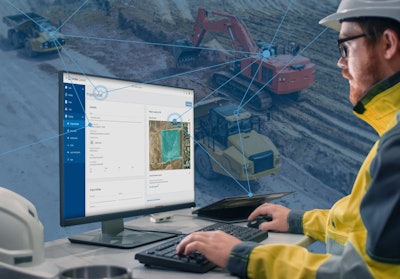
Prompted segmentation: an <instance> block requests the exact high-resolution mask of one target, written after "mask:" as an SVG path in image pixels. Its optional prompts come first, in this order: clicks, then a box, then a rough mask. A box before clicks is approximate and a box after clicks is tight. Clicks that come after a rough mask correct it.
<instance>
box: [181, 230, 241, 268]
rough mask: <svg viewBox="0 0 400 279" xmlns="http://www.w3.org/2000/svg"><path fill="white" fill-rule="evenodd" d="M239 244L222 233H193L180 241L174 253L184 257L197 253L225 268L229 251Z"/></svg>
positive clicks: (231, 237)
mask: <svg viewBox="0 0 400 279" xmlns="http://www.w3.org/2000/svg"><path fill="white" fill-rule="evenodd" d="M240 242H242V241H241V240H239V239H237V238H236V237H233V236H231V235H229V234H227V233H225V232H222V231H210V232H194V233H192V234H190V235H188V236H187V237H185V238H184V239H182V241H181V242H180V243H179V245H178V246H177V247H176V251H177V253H179V254H185V255H189V254H190V253H191V252H194V251H198V252H200V253H201V254H203V255H204V256H205V257H206V258H207V259H208V260H209V261H211V262H213V263H215V264H216V265H218V266H220V267H226V265H227V263H228V259H229V254H230V253H231V250H232V249H233V247H234V246H235V245H237V244H239V243H240Z"/></svg>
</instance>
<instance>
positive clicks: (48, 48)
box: [3, 13, 65, 57]
mask: <svg viewBox="0 0 400 279" xmlns="http://www.w3.org/2000/svg"><path fill="white" fill-rule="evenodd" d="M3 22H4V23H5V24H6V25H7V26H8V27H9V29H8V32H7V38H8V41H9V42H10V43H11V45H12V46H13V47H14V48H16V49H19V48H24V50H25V54H26V55H27V56H29V57H33V56H36V55H37V54H39V53H49V52H54V51H56V50H57V49H61V48H62V47H63V46H64V45H65V39H64V37H63V35H61V34H60V33H59V32H58V30H57V28H56V27H54V26H53V25H52V24H51V22H50V20H48V19H46V18H44V17H42V16H40V15H38V14H35V13H26V14H17V15H11V16H5V17H3Z"/></svg>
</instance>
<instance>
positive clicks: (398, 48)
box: [382, 29, 400, 59]
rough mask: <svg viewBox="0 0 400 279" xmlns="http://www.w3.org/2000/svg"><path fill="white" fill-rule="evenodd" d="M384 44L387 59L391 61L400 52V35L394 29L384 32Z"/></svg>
mask: <svg viewBox="0 0 400 279" xmlns="http://www.w3.org/2000/svg"><path fill="white" fill-rule="evenodd" d="M382 37H383V42H384V47H385V55H384V56H385V58H386V59H391V58H393V57H394V56H395V55H397V54H398V53H399V52H400V42H399V40H400V38H399V35H398V34H397V33H396V32H395V31H394V30H392V29H386V30H385V31H384V32H383V35H382Z"/></svg>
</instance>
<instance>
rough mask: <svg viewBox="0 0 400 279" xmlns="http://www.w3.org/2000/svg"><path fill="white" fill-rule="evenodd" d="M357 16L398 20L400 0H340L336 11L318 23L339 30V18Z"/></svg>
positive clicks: (399, 19) (399, 17)
mask: <svg viewBox="0 0 400 279" xmlns="http://www.w3.org/2000/svg"><path fill="white" fill-rule="evenodd" d="M357 17H385V18H392V19H394V20H397V21H399V22H400V0H342V1H341V2H340V4H339V7H338V9H337V11H336V13H334V14H331V15H329V16H327V17H325V18H323V19H321V20H320V22H319V23H320V24H322V25H325V26H327V27H329V28H332V29H334V30H336V31H339V30H340V21H341V20H343V19H349V18H357Z"/></svg>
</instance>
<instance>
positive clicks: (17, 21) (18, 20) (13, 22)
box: [3, 13, 44, 27]
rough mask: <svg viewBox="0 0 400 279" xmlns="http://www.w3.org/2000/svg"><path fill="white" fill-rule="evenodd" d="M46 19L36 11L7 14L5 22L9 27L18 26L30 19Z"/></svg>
mask: <svg viewBox="0 0 400 279" xmlns="http://www.w3.org/2000/svg"><path fill="white" fill-rule="evenodd" d="M41 19H44V18H43V17H42V16H40V15H38V14H35V13H26V14H17V15H11V16H5V17H4V18H3V22H4V23H5V24H7V25H8V26H9V27H17V26H19V25H21V24H22V23H24V22H25V21H29V20H41Z"/></svg>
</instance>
